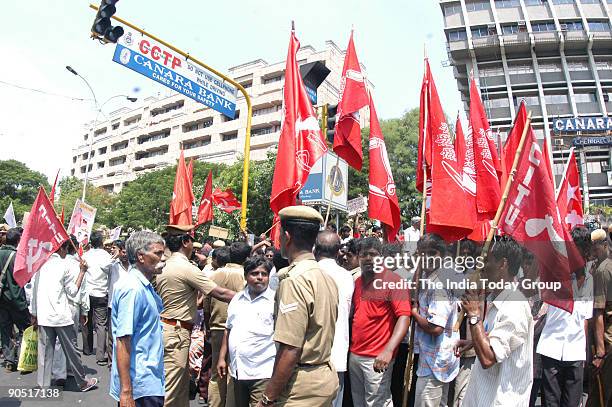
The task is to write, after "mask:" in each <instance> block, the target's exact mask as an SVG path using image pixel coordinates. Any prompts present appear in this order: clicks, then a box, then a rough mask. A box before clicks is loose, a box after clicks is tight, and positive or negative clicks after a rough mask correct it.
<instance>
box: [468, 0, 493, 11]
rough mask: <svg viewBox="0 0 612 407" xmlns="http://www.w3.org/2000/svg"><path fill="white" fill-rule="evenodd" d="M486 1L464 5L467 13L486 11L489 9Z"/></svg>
mask: <svg viewBox="0 0 612 407" xmlns="http://www.w3.org/2000/svg"><path fill="white" fill-rule="evenodd" d="M489 6H490V4H489V2H488V1H471V2H469V3H466V4H465V7H466V8H467V11H480V10H488V9H489Z"/></svg>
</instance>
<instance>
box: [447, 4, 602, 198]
mask: <svg viewBox="0 0 612 407" xmlns="http://www.w3.org/2000/svg"><path fill="white" fill-rule="evenodd" d="M440 7H441V8H442V13H443V16H444V30H445V33H446V38H447V41H448V42H447V49H448V54H449V63H450V65H452V67H453V70H454V75H455V78H456V79H457V85H458V88H459V91H460V92H461V96H462V100H463V102H464V103H465V108H466V110H468V107H469V76H470V73H471V72H473V75H474V78H475V79H476V81H477V83H478V84H479V86H480V90H481V93H482V98H483V100H484V104H485V108H486V109H487V113H488V117H489V119H490V122H491V126H492V128H493V129H494V131H497V130H498V131H499V133H500V140H504V139H505V136H506V135H507V133H508V131H509V129H510V128H511V126H512V122H513V118H514V116H515V114H516V110H517V107H518V105H519V103H520V101H521V100H524V101H525V102H526V104H527V107H528V109H529V110H530V111H531V112H532V115H533V124H534V129H535V131H536V134H537V135H538V138H540V139H543V138H544V137H547V136H548V135H551V139H552V145H553V159H554V167H555V168H554V172H555V175H556V176H557V179H559V177H560V175H561V173H562V170H563V167H564V161H565V160H566V159H567V157H568V153H569V149H570V147H571V146H572V145H574V146H575V147H576V152H577V154H578V156H577V158H578V160H579V165H580V167H581V170H582V173H583V185H582V187H583V194H585V195H586V197H587V200H589V198H590V203H598V204H604V205H610V204H612V172H611V171H610V170H611V168H610V157H611V155H612V154H611V153H612V138H610V137H609V135H610V130H612V121H610V120H609V117H610V116H612V115H611V113H612V100H611V99H610V98H611V97H612V29H611V25H612V0H440ZM584 123H586V124H584ZM588 123H594V124H592V125H590V126H589V125H588ZM568 124H569V126H568ZM583 124H584V125H583ZM585 136H589V137H585ZM587 180H588V182H587Z"/></svg>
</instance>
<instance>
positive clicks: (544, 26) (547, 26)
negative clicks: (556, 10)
mask: <svg viewBox="0 0 612 407" xmlns="http://www.w3.org/2000/svg"><path fill="white" fill-rule="evenodd" d="M531 30H532V31H533V32H549V31H555V23H553V22H548V23H534V24H532V25H531Z"/></svg>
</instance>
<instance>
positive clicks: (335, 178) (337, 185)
mask: <svg viewBox="0 0 612 407" xmlns="http://www.w3.org/2000/svg"><path fill="white" fill-rule="evenodd" d="M347 196H348V164H347V163H346V161H344V160H342V159H340V160H338V157H337V156H336V155H335V154H334V153H331V152H327V153H325V154H324V155H323V156H322V157H321V158H319V160H318V161H317V162H316V163H315V164H314V165H313V166H312V168H311V169H310V174H309V175H308V179H307V180H306V183H305V184H304V186H303V187H302V190H301V191H300V200H301V201H302V203H304V204H305V205H329V204H330V203H331V206H332V208H334V209H339V210H342V211H346V210H347V209H346V203H347Z"/></svg>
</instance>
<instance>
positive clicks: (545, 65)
mask: <svg viewBox="0 0 612 407" xmlns="http://www.w3.org/2000/svg"><path fill="white" fill-rule="evenodd" d="M538 68H539V69H540V72H542V73H545V72H548V73H550V72H561V64H560V63H559V62H540V63H538Z"/></svg>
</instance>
